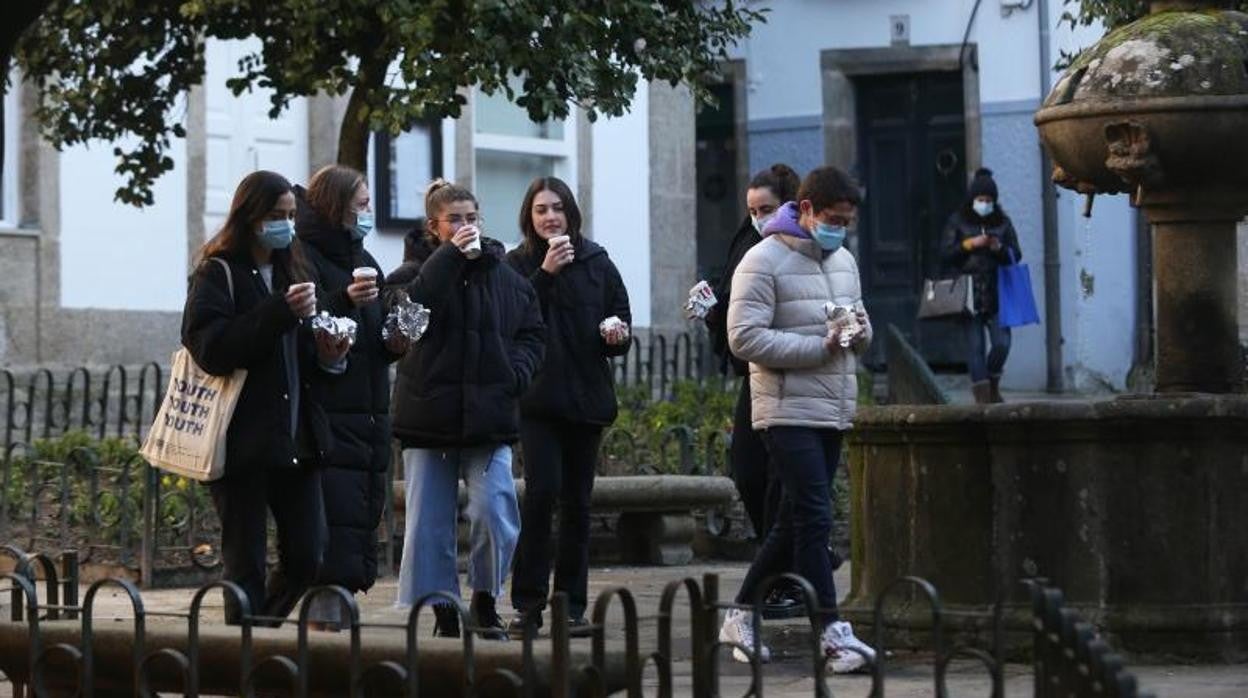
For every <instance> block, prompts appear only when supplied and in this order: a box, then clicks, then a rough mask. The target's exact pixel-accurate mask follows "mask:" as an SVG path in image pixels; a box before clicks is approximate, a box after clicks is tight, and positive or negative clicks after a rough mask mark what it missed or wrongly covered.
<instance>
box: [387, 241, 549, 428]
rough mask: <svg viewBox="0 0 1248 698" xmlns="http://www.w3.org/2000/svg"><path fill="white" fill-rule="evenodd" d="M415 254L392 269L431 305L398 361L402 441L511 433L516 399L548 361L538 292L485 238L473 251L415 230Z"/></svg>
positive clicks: (394, 285)
mask: <svg viewBox="0 0 1248 698" xmlns="http://www.w3.org/2000/svg"><path fill="white" fill-rule="evenodd" d="M417 235H418V236H419V238H418V244H414V245H412V249H411V255H410V258H409V259H407V260H406V261H404V262H403V265H402V266H400V267H399V268H398V269H396V270H395V271H394V273H392V274H391V275H390V276H389V277H387V278H386V288H387V291H392V290H393V289H398V288H402V289H405V290H406V291H407V293H408V295H409V296H410V297H411V299H412V300H413V301H416V302H417V303H420V304H422V305H424V306H425V307H427V308H429V309H430V311H431V313H432V315H431V316H430V319H429V329H428V330H427V331H426V332H425V335H424V336H423V337H421V339H420V341H419V342H417V343H416V344H414V345H413V346H412V348H411V349H410V350H409V351H408V353H407V356H406V357H404V358H403V360H402V361H400V362H399V371H398V378H397V384H396V385H395V391H394V433H395V435H396V436H397V437H398V438H399V439H400V440H401V441H402V443H403V446H404V447H405V448H457V447H468V446H484V445H489V444H500V443H514V442H515V441H516V439H517V438H519V431H520V423H519V422H520V420H519V414H518V410H517V401H518V400H519V398H520V396H521V395H523V394H524V391H525V390H527V389H528V387H529V384H530V382H532V380H533V375H534V374H535V373H537V369H538V368H539V367H540V366H541V364H542V356H543V344H544V333H545V328H544V327H543V325H542V312H541V307H540V306H539V305H538V301H537V293H536V292H535V291H534V290H533V287H532V286H531V285H530V284H529V282H528V281H527V280H526V279H525V278H524V277H522V276H520V275H519V274H517V273H516V272H515V270H513V269H512V268H511V267H510V266H508V265H506V264H503V263H502V262H503V246H502V244H501V243H499V242H498V241H496V240H491V239H489V238H486V239H485V240H483V241H482V251H483V254H482V255H481V256H480V257H478V258H477V259H475V260H469V259H468V258H467V257H465V256H464V255H463V253H462V252H460V251H459V250H458V249H457V248H456V247H455V246H454V245H452V244H450V243H449V242H448V243H444V244H439V243H438V242H437V241H436V240H434V239H433V238H430V237H428V236H424V235H423V234H419V233H418V234H417Z"/></svg>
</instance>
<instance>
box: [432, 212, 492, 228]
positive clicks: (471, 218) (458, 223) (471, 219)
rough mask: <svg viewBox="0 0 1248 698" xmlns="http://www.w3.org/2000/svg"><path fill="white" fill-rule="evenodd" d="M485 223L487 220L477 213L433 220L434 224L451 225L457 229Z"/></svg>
mask: <svg viewBox="0 0 1248 698" xmlns="http://www.w3.org/2000/svg"><path fill="white" fill-rule="evenodd" d="M483 221H485V218H483V217H482V216H480V215H478V214H476V213H469V214H468V215H466V216H460V215H458V214H457V215H454V216H447V217H446V218H434V219H433V222H434V223H450V224H451V225H453V226H455V227H457V228H458V227H462V226H465V225H477V224H478V223H481V222H483Z"/></svg>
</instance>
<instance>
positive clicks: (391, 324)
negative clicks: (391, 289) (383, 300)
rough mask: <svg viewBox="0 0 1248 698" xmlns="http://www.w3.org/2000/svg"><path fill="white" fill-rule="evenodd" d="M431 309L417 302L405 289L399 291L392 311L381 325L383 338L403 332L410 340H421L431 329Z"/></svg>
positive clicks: (387, 338) (386, 338)
mask: <svg viewBox="0 0 1248 698" xmlns="http://www.w3.org/2000/svg"><path fill="white" fill-rule="evenodd" d="M429 315H430V312H429V309H428V308H426V307H425V306H423V305H421V304H420V303H417V302H415V301H413V300H411V299H410V298H408V296H407V294H406V293H404V292H403V291H399V292H398V294H397V297H396V299H395V302H394V305H393V306H392V307H391V308H390V313H389V314H388V315H386V319H385V322H383V323H382V325H381V338H382V339H383V340H389V339H390V338H391V337H393V336H395V333H401V334H402V335H403V336H404V337H407V338H408V339H409V340H410V341H413V342H416V341H419V340H420V338H421V337H423V336H424V334H425V330H427V329H429Z"/></svg>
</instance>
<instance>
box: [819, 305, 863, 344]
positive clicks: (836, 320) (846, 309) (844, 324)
mask: <svg viewBox="0 0 1248 698" xmlns="http://www.w3.org/2000/svg"><path fill="white" fill-rule="evenodd" d="M823 310H824V312H826V313H827V315H828V336H829V337H830V336H832V333H833V332H835V331H836V330H838V329H839V330H841V336H840V339H839V340H838V342H839V343H840V345H841V346H842V347H843V348H846V349H848V348H849V345H851V344H853V343H854V340H856V339H858V336H859V335H861V334H862V332H863V330H864V329H865V328H864V327H863V326H862V323H860V322H858V315H857V314H856V313H855V312H854V307H853V306H852V305H837V304H835V303H825V304H824V306H823Z"/></svg>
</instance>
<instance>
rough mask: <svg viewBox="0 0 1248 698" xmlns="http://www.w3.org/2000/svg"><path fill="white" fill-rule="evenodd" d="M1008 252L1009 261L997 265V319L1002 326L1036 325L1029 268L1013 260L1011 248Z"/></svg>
mask: <svg viewBox="0 0 1248 698" xmlns="http://www.w3.org/2000/svg"><path fill="white" fill-rule="evenodd" d="M1009 253H1010V263H1009V264H1003V265H1001V266H999V267H997V319H998V321H999V322H1000V323H1001V326H1002V327H1022V326H1023V325H1038V324H1040V313H1039V312H1037V311H1036V297H1035V296H1034V295H1033V294H1032V292H1031V270H1030V269H1028V268H1027V265H1026V264H1018V263H1016V262H1015V261H1014V250H1013V249H1010V251H1009Z"/></svg>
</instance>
